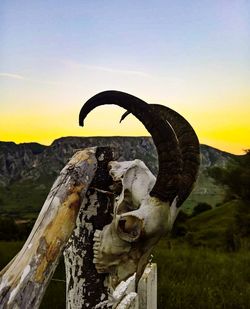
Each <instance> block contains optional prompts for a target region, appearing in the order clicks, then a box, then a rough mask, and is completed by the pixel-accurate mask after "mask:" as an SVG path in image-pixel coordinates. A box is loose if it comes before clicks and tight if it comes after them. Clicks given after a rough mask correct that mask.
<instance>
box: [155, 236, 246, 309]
mask: <svg viewBox="0 0 250 309" xmlns="http://www.w3.org/2000/svg"><path fill="white" fill-rule="evenodd" d="M154 256H155V261H156V262H157V265H158V308H162V309H163V308H167V309H172V308H173V309H177V308H180V309H189V308H190V309H191V308H195V309H197V308H199V309H200V308H201V309H214V308H226V309H230V308H232V309H233V308H239V309H240V308H242V309H243V308H244V309H245V308H246V309H247V308H250V253H249V252H246V251H241V252H237V253H230V254H229V253H225V252H220V251H217V252H216V251H214V250H211V249H204V248H203V249H201V248H190V247H188V246H185V245H181V246H176V247H175V248H174V249H171V250H169V247H168V246H167V243H166V241H165V242H164V241H161V243H160V244H159V245H158V246H157V248H156V249H155V252H154Z"/></svg>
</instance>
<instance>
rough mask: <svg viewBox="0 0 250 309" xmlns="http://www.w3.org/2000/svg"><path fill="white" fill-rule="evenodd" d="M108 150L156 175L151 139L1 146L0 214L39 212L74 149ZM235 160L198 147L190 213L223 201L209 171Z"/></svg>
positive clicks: (85, 139)
mask: <svg viewBox="0 0 250 309" xmlns="http://www.w3.org/2000/svg"><path fill="white" fill-rule="evenodd" d="M91 146H111V147H113V148H115V149H116V150H117V160H118V161H123V160H133V159H135V158H137V159H141V160H143V161H144V162H145V164H146V165H147V166H148V167H149V168H150V170H151V171H152V172H153V173H154V174H156V173H157V168H158V167H157V153H156V149H155V146H154V144H153V142H152V138H151V137H63V138H59V139H57V140H55V141H54V142H53V143H52V144H51V145H50V146H44V145H41V144H38V143H23V144H15V143H13V142H0V213H6V212H7V213H13V214H15V213H33V212H38V211H39V210H40V208H41V206H42V204H43V201H44V199H45V197H46V194H47V193H48V191H49V189H50V187H51V185H52V183H53V181H54V180H55V178H56V176H57V175H58V174H59V172H60V170H61V169H62V168H63V166H64V165H65V164H66V162H67V161H68V159H69V158H70V157H71V156H72V155H73V153H74V152H75V151H76V150H77V149H82V148H86V147H91ZM235 157H236V156H235V155H233V154H230V153H227V152H223V151H220V150H218V149H215V148H213V147H210V146H207V145H201V168H200V175H199V178H198V181H197V184H196V187H195V189H194V191H193V193H192V194H191V195H190V197H189V199H188V200H187V201H186V202H185V209H186V211H191V209H192V208H193V206H194V205H196V204H197V203H198V202H200V201H204V202H207V203H209V204H211V205H212V206H215V205H216V204H217V203H220V202H221V201H222V199H223V197H224V188H223V187H222V186H218V185H215V184H214V181H213V179H212V178H210V177H209V176H208V173H207V171H208V169H209V168H211V167H214V166H220V167H223V166H225V165H226V164H227V163H228V162H229V161H230V160H234V158H235Z"/></svg>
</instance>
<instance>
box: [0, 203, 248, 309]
mask: <svg viewBox="0 0 250 309" xmlns="http://www.w3.org/2000/svg"><path fill="white" fill-rule="evenodd" d="M240 203H241V202H239V201H231V202H228V203H226V204H224V205H222V206H220V207H216V208H214V209H212V210H208V211H206V212H203V213H201V214H199V215H197V216H195V217H193V218H191V219H188V221H187V222H185V223H184V224H185V226H186V227H187V230H188V233H187V234H186V235H185V236H184V237H178V238H175V239H171V240H166V239H165V240H162V241H161V242H160V243H159V245H158V246H157V248H156V249H155V250H154V261H155V262H157V265H158V308H159V309H165V308H166V309H171V308H173V309H178V308H180V309H189V308H190V309H192V308H194V309H214V308H225V309H247V308H250V252H249V251H247V250H246V249H244V246H240V247H238V248H237V250H236V252H228V251H229V249H230V248H229V247H228V244H230V241H231V239H230V237H231V236H232V235H233V229H232V227H233V225H234V220H235V213H236V211H237V210H238V209H239V205H240ZM233 236H234V235H233ZM240 241H241V242H243V241H245V242H249V238H246V239H240ZM21 246H22V242H0V267H1V268H2V267H3V266H4V265H5V264H7V262H8V261H9V260H10V259H11V258H12V257H13V256H14V255H15V254H16V253H17V251H18V250H19V249H20V248H21ZM246 247H247V246H245V248H246ZM64 276H65V275H64V265H63V263H60V264H59V267H58V268H57V270H56V273H55V274H54V277H53V278H54V279H59V280H65V279H64ZM41 308H42V309H46V308H53V309H57V308H58V309H60V308H65V283H64V282H63V281H55V280H52V281H51V283H50V285H49V287H48V289H47V291H46V294H45V296H44V299H43V302H42V304H41Z"/></svg>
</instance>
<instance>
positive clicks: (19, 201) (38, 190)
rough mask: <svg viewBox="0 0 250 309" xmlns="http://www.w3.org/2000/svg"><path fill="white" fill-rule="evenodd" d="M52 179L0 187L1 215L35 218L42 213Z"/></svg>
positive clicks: (27, 181) (41, 178)
mask: <svg viewBox="0 0 250 309" xmlns="http://www.w3.org/2000/svg"><path fill="white" fill-rule="evenodd" d="M52 182H53V180H52V177H51V179H44V178H43V177H40V178H39V180H36V181H31V180H26V181H23V182H15V183H13V184H10V185H9V186H8V187H0V214H9V215H14V216H21V217H22V218H25V217H27V218H32V219H33V218H35V217H36V216H37V214H38V213H39V212H40V210H41V208H42V205H43V203H44V201H45V200H46V197H47V195H48V192H49V190H50V188H51V185H52Z"/></svg>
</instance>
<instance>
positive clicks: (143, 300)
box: [138, 263, 157, 309]
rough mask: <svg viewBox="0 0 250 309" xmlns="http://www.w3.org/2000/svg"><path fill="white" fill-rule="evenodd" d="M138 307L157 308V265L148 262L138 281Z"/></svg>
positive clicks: (142, 308) (143, 308)
mask: <svg viewBox="0 0 250 309" xmlns="http://www.w3.org/2000/svg"><path fill="white" fill-rule="evenodd" d="M138 296H139V308H140V309H157V265H156V264H155V263H153V264H148V265H147V267H146V268H145V271H144V273H143V275H142V276H141V279H140V280H139V283H138Z"/></svg>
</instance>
